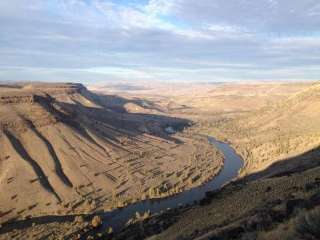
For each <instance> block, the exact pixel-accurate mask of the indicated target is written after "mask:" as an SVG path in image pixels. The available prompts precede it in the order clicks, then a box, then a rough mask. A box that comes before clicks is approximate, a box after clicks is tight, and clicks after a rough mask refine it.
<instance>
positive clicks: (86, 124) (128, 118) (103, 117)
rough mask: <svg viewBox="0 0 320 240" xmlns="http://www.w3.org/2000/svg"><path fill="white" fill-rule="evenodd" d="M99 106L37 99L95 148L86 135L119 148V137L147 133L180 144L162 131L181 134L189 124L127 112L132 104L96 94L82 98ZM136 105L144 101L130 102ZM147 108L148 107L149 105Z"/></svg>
mask: <svg viewBox="0 0 320 240" xmlns="http://www.w3.org/2000/svg"><path fill="white" fill-rule="evenodd" d="M83 96H84V97H85V98H86V99H87V100H90V101H93V102H94V103H95V104H96V105H97V106H99V107H88V106H85V105H84V104H82V103H81V102H80V101H74V102H75V103H66V102H59V101H56V100H55V99H53V98H52V97H51V96H49V95H47V96H46V97H41V96H38V97H37V102H38V103H40V104H41V105H42V106H43V107H44V108H46V109H47V110H48V111H50V112H51V113H52V114H53V115H54V116H55V117H56V118H57V119H59V120H60V121H62V122H63V123H65V124H67V125H68V126H69V127H71V128H73V129H74V130H76V131H77V132H78V133H79V134H81V135H82V136H83V137H85V138H86V139H88V140H89V141H90V142H94V144H97V145H99V144H98V143H97V142H96V141H95V140H94V139H93V138H92V137H91V136H90V135H89V134H88V132H87V130H89V131H91V132H94V133H95V134H98V135H99V136H101V137H103V138H104V139H105V140H107V141H108V140H110V141H111V142H112V143H113V144H114V143H115V144H117V146H118V147H119V145H118V144H119V140H118V137H119V136H123V135H126V136H128V137H132V138H134V137H136V136H139V135H142V134H144V133H147V134H149V135H153V136H156V137H159V138H162V139H164V140H167V141H171V142H174V143H177V144H178V143H182V142H181V141H180V140H178V139H176V138H174V137H172V136H171V134H169V133H167V132H166V131H165V128H166V127H168V126H171V127H172V128H173V129H175V131H177V132H178V131H182V130H183V129H184V128H186V127H188V126H190V125H191V124H192V122H191V121H190V120H187V119H182V118H175V117H169V116H164V115H156V114H145V113H130V112H127V111H126V109H125V107H124V105H125V104H127V103H129V102H132V100H127V99H125V98H122V97H118V96H107V95H97V94H92V93H90V92H86V94H85V95H83ZM134 102H135V103H136V104H138V103H139V104H140V105H141V106H142V105H143V104H141V102H144V100H134ZM149 107H150V108H152V106H151V105H150V104H149Z"/></svg>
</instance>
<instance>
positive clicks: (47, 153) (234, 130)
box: [0, 82, 320, 240]
mask: <svg viewBox="0 0 320 240" xmlns="http://www.w3.org/2000/svg"><path fill="white" fill-rule="evenodd" d="M0 103H1V104H0V112H1V114H0V123H1V135H0V141H1V145H0V148H1V151H0V180H1V181H0V188H1V192H5V194H2V195H1V196H0V211H1V218H0V221H1V223H2V228H0V239H2V238H3V239H56V238H59V237H60V238H65V239H77V238H83V239H111V238H112V239H146V238H151V239H199V240H200V239H317V238H316V236H319V235H316V233H314V232H312V231H313V230H312V231H311V230H310V229H311V228H315V226H314V225H313V222H311V223H310V222H309V223H308V224H309V225H310V226H309V228H308V226H307V227H303V226H305V225H306V223H305V222H306V221H308V219H309V218H312V219H315V220H314V222H316V221H319V219H320V217H319V215H320V214H319V204H320V201H319V199H320V198H319V194H320V192H319V189H320V170H319V169H320V168H319V167H318V166H319V163H320V162H319V160H320V151H319V146H320V127H319V126H320V125H319V123H320V122H319V119H320V115H319V114H320V113H319V109H320V85H319V83H317V82H308V83H303V82H301V83H278V82H274V83H259V82H257V83H224V84H223V83H219V84H209V83H203V84H199V83H198V84H187V83H176V84H161V83H154V84H152V85H148V84H140V85H138V84H136V85H132V84H125V83H123V84H122V83H121V84H105V85H92V86H88V89H87V88H85V87H84V86H82V85H79V84H39V83H37V84H36V83H35V84H16V85H9V86H5V85H4V86H1V88H0ZM206 136H213V137H215V138H216V139H218V140H221V141H224V142H228V143H229V144H230V146H232V147H233V148H234V149H235V150H236V152H237V153H238V154H239V155H240V156H241V157H242V159H243V161H244V166H243V167H242V169H241V170H240V172H239V177H238V178H237V179H236V180H235V181H233V182H232V183H229V184H227V185H225V186H224V187H223V188H222V190H221V191H213V192H208V194H207V197H206V198H205V199H203V200H201V201H199V202H195V203H194V204H193V205H189V206H180V208H177V209H168V210H167V211H165V212H163V213H161V214H160V213H158V214H155V215H151V216H150V214H145V215H143V213H139V214H137V215H136V217H135V218H134V219H133V220H132V221H131V224H130V225H128V226H127V227H126V228H124V229H123V230H122V231H120V232H112V231H111V230H110V228H107V229H102V230H101V229H100V230H99V231H95V230H94V228H93V226H94V223H93V222H91V219H92V217H93V216H94V215H99V214H101V213H103V212H106V211H109V210H111V209H114V208H117V207H124V206H126V205H128V204H130V203H133V202H137V201H140V200H144V199H150V198H163V197H168V196H171V195H175V194H177V193H179V192H181V191H184V190H187V189H190V188H193V187H197V186H199V185H202V184H203V183H205V182H207V181H208V180H210V179H212V178H213V179H214V176H216V175H217V174H218V173H219V172H220V171H221V168H222V167H223V162H224V161H223V157H224V156H223V154H222V153H221V152H220V151H219V149H217V148H215V147H214V146H213V145H210V144H209V142H208V141H207V138H206ZM141 214H142V215H141ZM309 215H310V216H312V217H309ZM314 215H315V216H314ZM80 216H81V219H80ZM306 219H307V220H306ZM300 225H301V226H302V227H301V229H302V230H301V229H300V228H299V226H300ZM317 226H319V225H317ZM306 229H307V230H306ZM308 229H309V230H308ZM308 231H309V232H308ZM306 232H307V233H308V234H309V235H310V236H311V237H314V238H303V237H305V234H306ZM318 233H319V232H318Z"/></svg>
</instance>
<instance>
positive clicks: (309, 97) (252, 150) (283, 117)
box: [211, 84, 320, 175]
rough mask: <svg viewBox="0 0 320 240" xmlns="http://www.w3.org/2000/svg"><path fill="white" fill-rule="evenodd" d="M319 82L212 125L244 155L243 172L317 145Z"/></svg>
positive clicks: (266, 165)
mask: <svg viewBox="0 0 320 240" xmlns="http://www.w3.org/2000/svg"><path fill="white" fill-rule="evenodd" d="M319 109H320V84H314V85H313V86H311V87H309V88H307V89H306V90H304V91H302V92H299V93H297V94H294V95H293V96H291V97H289V98H288V99H286V100H283V101H280V102H279V103H276V104H272V105H271V106H268V107H265V108H263V109H261V110H258V111H254V112H252V113H250V114H247V115H245V116H242V117H238V118H235V119H231V120H220V121H218V122H215V124H213V126H212V127H211V131H212V133H213V134H214V135H216V136H218V137H219V138H221V139H224V140H228V141H230V142H231V143H232V145H233V146H234V147H235V148H236V149H237V151H238V152H239V153H240V154H241V155H242V156H243V158H244V159H245V161H246V166H245V168H244V169H243V171H242V175H245V174H249V173H252V172H256V171H259V170H263V169H265V168H266V167H268V166H269V165H271V164H272V163H274V162H277V161H279V160H281V159H286V158H288V157H293V156H296V155H299V154H302V153H304V152H306V151H308V150H311V149H313V148H315V147H318V146H319V145H320V120H319V119H320V111H319Z"/></svg>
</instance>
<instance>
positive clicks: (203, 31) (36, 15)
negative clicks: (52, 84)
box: [0, 0, 320, 81]
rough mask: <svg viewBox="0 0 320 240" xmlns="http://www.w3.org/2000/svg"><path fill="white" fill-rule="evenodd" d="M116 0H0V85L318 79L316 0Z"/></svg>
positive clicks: (319, 38)
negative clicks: (2, 82)
mask: <svg viewBox="0 0 320 240" xmlns="http://www.w3.org/2000/svg"><path fill="white" fill-rule="evenodd" d="M119 2H120V1H116V0H113V1H111V0H110V1H105V0H92V1H85V0H50V1H45V0H10V1H0V28H1V32H0V54H1V56H2V57H1V58H0V68H1V69H0V71H1V72H0V80H1V79H21V78H25V79H31V78H35V79H37V80H39V79H41V78H43V79H44V80H47V79H49V80H51V79H55V78H57V77H58V78H60V79H65V80H68V81H70V80H72V78H74V79H75V80H76V81H77V80H86V79H93V78H96V79H97V80H103V79H131V80H134V79H141V78H142V79H150V80H152V79H156V80H158V79H160V80H168V79H169V80H182V79H186V78H187V79H193V80H197V79H202V80H210V79H212V80H216V79H237V78H238V79H245V78H250V79H254V78H256V79H259V78H264V77H263V76H268V78H272V76H273V77H274V78H277V76H281V78H285V76H288V78H290V79H292V75H293V73H294V74H295V75H296V76H297V77H300V78H302V77H303V78H308V76H309V78H310V79H314V78H315V76H317V74H318V75H319V73H320V66H319V65H320V62H319V55H320V45H319V42H320V41H319V40H320V35H319V30H318V29H319V27H318V26H320V15H319V7H320V4H319V3H318V1H316V0H305V1H301V0H290V1H289V0H281V1H280V0H278V1H277V0H260V1H256V0H238V1H224V0H215V1H212V0H199V1H189V0H150V1H148V2H147V3H146V4H144V5H143V4H141V3H140V4H137V1H132V2H130V1H129V3H128V4H120V3H119ZM121 2H122V1H121ZM315 66H319V67H318V68H317V67H315ZM304 69H305V71H304ZM297 71H302V72H304V73H303V74H302V73H301V74H298V72H297Z"/></svg>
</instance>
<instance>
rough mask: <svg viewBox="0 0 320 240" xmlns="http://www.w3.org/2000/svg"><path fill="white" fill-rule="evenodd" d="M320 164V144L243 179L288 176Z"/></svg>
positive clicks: (251, 179)
mask: <svg viewBox="0 0 320 240" xmlns="http://www.w3.org/2000/svg"><path fill="white" fill-rule="evenodd" d="M318 166H320V146H319V147H316V148H313V149H311V150H309V151H307V152H305V153H303V154H300V155H297V156H294V157H291V158H288V159H284V160H282V161H278V162H275V163H273V164H271V165H270V166H269V167H268V168H266V169H265V170H262V171H260V172H257V173H253V174H250V175H248V176H246V177H244V178H242V179H241V181H254V180H257V179H261V178H269V177H281V176H288V175H291V174H294V173H299V172H303V171H305V170H308V169H311V168H314V167H318Z"/></svg>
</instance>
